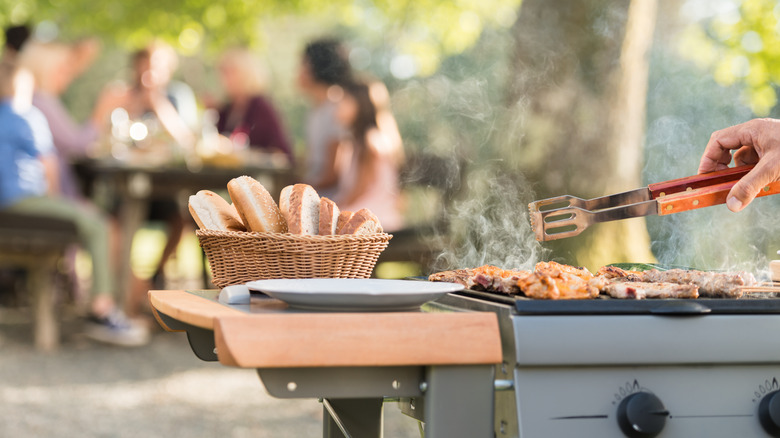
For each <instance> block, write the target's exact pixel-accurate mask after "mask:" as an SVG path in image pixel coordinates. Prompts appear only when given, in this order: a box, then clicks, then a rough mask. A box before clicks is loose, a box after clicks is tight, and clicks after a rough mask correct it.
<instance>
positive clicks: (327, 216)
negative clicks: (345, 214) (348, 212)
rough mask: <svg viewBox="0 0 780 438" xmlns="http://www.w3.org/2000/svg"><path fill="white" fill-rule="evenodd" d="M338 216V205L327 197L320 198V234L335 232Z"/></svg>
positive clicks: (328, 234) (325, 234)
mask: <svg viewBox="0 0 780 438" xmlns="http://www.w3.org/2000/svg"><path fill="white" fill-rule="evenodd" d="M339 217H340V215H339V207H338V205H336V203H335V202H333V201H331V200H330V199H328V198H325V197H323V198H320V228H319V234H320V236H330V235H333V234H336V231H337V227H338V223H339Z"/></svg>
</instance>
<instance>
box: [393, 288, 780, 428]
mask: <svg viewBox="0 0 780 438" xmlns="http://www.w3.org/2000/svg"><path fill="white" fill-rule="evenodd" d="M426 310H428V311H433V312H436V311H441V312H460V311H483V312H484V311H487V312H493V313H495V314H496V315H497V316H498V320H499V328H500V331H501V343H502V349H503V362H502V363H501V364H500V365H499V366H497V367H496V384H495V387H496V391H495V419H494V423H495V436H496V437H523V438H536V437H600V438H604V437H625V436H628V437H654V436H658V437H766V436H780V395H779V394H780V385H779V384H778V377H780V299H778V298H776V297H775V296H774V294H773V293H767V294H760V295H758V294H749V295H748V294H746V296H745V297H744V298H741V299H696V300H676V299H671V300H616V299H609V298H600V299H595V300H571V301H569V300H558V301H542V300H531V299H527V298H524V297H511V296H505V295H498V294H492V293H488V292H478V291H471V290H466V291H463V292H461V293H456V294H449V295H447V296H446V297H444V298H442V299H440V300H437V301H436V302H435V303H432V304H429V305H428V306H427V307H426ZM419 404H420V403H419V400H415V399H414V398H411V399H404V400H402V403H401V409H402V410H403V411H404V412H405V413H407V414H409V415H411V416H415V417H418V418H419V416H420V414H421V413H420V412H419V408H418V409H415V405H419Z"/></svg>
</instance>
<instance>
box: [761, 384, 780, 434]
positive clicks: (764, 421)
mask: <svg viewBox="0 0 780 438" xmlns="http://www.w3.org/2000/svg"><path fill="white" fill-rule="evenodd" d="M758 421H760V422H761V426H762V427H763V428H764V430H765V431H766V432H767V433H768V434H769V435H771V436H776V437H780V391H774V392H770V393H769V394H767V395H766V397H764V398H762V399H761V403H759V405H758Z"/></svg>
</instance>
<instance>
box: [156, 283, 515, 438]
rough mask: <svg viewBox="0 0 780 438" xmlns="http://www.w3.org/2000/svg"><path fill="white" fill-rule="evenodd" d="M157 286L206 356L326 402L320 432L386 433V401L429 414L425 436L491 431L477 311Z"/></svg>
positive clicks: (488, 316) (269, 384)
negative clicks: (240, 296)
mask: <svg viewBox="0 0 780 438" xmlns="http://www.w3.org/2000/svg"><path fill="white" fill-rule="evenodd" d="M217 297H218V291H216V290H204V291H184V290H156V291H150V292H149V300H150V302H151V305H152V308H153V309H154V311H155V315H156V317H157V318H158V321H159V322H160V324H161V325H162V326H163V328H165V329H166V330H169V331H186V332H187V336H188V339H189V341H190V345H191V346H192V349H193V351H194V353H195V354H196V355H197V356H198V357H199V358H201V359H203V360H212V361H219V362H220V363H221V364H223V365H226V366H233V367H242V368H254V369H256V370H257V372H258V375H259V376H260V379H261V380H262V382H263V384H264V385H265V388H266V390H267V391H268V392H269V393H270V394H271V395H272V396H274V397H278V398H317V399H320V400H321V401H322V403H323V409H324V419H325V420H324V424H323V436H324V437H328V438H330V437H349V436H352V437H380V436H382V430H381V427H382V407H383V403H384V402H385V401H388V400H390V401H397V400H401V399H403V400H404V403H403V406H405V407H406V409H404V413H406V414H408V415H410V416H412V417H414V418H417V419H419V420H421V421H424V423H425V436H426V437H429V438H441V437H453V436H468V437H475V438H476V437H492V436H493V430H494V429H493V419H494V416H493V400H494V398H493V397H494V394H493V391H494V375H495V364H498V363H500V362H501V341H500V337H499V331H498V321H497V318H496V315H495V314H493V313H483V312H463V311H460V312H441V311H437V312H425V311H417V312H415V311H404V312H318V311H302V310H296V309H291V308H289V307H288V306H287V304H285V303H284V302H282V301H279V300H276V299H272V298H269V297H266V296H264V295H254V294H253V295H252V298H251V303H250V304H241V305H227V304H222V303H220V302H219V301H218V299H217Z"/></svg>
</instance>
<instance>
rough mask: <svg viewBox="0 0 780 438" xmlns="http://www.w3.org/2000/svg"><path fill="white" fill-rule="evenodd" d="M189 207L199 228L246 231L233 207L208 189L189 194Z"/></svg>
mask: <svg viewBox="0 0 780 438" xmlns="http://www.w3.org/2000/svg"><path fill="white" fill-rule="evenodd" d="M189 209H190V214H191V215H192V218H193V219H195V222H196V223H197V224H198V227H200V229H201V230H217V231H246V227H244V224H243V223H242V222H241V218H240V217H239V215H238V212H237V211H236V209H235V207H233V206H232V205H230V204H228V203H227V201H225V200H224V199H223V198H222V196H219V195H218V194H216V193H214V192H212V191H210V190H201V191H199V192H198V193H196V194H194V195H192V196H190V200H189Z"/></svg>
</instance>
